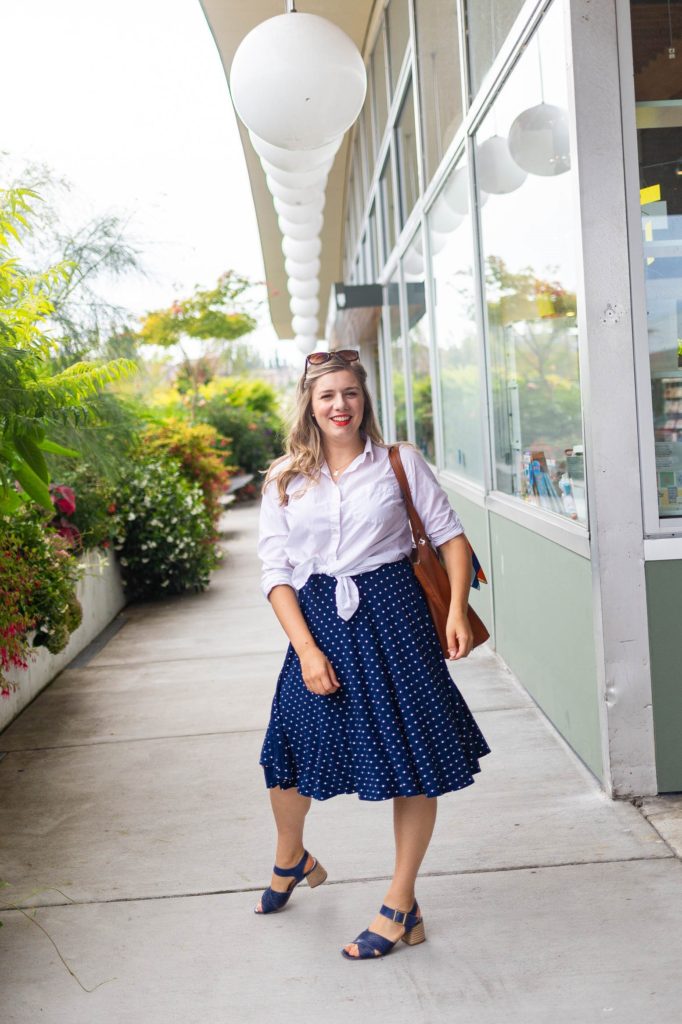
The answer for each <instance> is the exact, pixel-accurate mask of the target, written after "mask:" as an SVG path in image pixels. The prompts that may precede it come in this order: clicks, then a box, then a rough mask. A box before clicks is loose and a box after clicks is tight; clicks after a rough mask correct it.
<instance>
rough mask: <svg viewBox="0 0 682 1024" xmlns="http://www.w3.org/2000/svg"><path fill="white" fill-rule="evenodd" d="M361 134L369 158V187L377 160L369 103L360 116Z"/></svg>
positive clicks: (366, 103)
mask: <svg viewBox="0 0 682 1024" xmlns="http://www.w3.org/2000/svg"><path fill="white" fill-rule="evenodd" d="M367 91H368V95H369V82H368V84H367ZM360 134H361V135H362V138H363V143H364V148H365V154H366V157H367V175H368V181H367V187H368V188H369V183H370V181H371V180H372V172H373V171H374V161H375V159H376V156H375V152H374V137H373V135H372V118H371V117H370V109H369V103H368V102H365V105H364V107H363V108H362V113H361V114H360Z"/></svg>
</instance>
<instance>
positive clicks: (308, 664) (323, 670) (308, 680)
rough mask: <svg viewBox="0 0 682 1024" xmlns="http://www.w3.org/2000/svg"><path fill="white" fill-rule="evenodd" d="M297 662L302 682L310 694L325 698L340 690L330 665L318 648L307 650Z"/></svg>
mask: <svg viewBox="0 0 682 1024" xmlns="http://www.w3.org/2000/svg"><path fill="white" fill-rule="evenodd" d="M299 660H300V662H301V675H302V676H303V682H304V683H305V685H306V688H307V689H308V690H310V692H311V693H319V694H322V696H325V697H326V696H328V695H329V694H330V693H335V692H336V691H337V690H338V689H339V688H340V685H341V684H340V683H339V681H338V679H337V678H336V672H335V671H334V669H333V667H332V663H331V662H330V661H329V658H327V656H326V655H325V654H324V653H323V652H322V651H321V650H320V648H319V647H309V648H307V649H306V650H305V651H303V653H302V654H300V655H299Z"/></svg>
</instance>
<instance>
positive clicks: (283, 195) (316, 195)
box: [265, 175, 324, 206]
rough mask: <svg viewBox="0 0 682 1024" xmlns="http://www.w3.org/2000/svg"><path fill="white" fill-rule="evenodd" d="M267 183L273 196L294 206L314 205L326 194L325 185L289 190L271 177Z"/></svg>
mask: <svg viewBox="0 0 682 1024" xmlns="http://www.w3.org/2000/svg"><path fill="white" fill-rule="evenodd" d="M265 181H266V184H267V186H268V189H269V191H270V194H271V195H273V196H274V197H275V198H276V199H281V200H282V201H283V202H285V203H291V205H292V206H302V205H304V204H305V203H312V202H314V201H315V200H316V199H317V200H318V201H319V199H320V197H321V196H322V195H323V194H324V192H323V189H324V185H323V184H320V185H319V186H318V185H316V186H309V187H308V188H287V187H286V185H280V183H279V182H278V181H275V180H274V178H271V177H270V176H269V175H267V176H266V178H265Z"/></svg>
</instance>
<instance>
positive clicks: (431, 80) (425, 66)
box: [415, 0, 462, 178]
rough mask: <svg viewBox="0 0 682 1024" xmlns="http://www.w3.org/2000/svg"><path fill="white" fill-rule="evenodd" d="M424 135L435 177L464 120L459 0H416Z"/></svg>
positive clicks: (428, 163) (430, 172) (429, 172)
mask: <svg viewBox="0 0 682 1024" xmlns="http://www.w3.org/2000/svg"><path fill="white" fill-rule="evenodd" d="M415 20H416V27H417V56H418V66H419V88H420V96H421V98H422V104H421V114H422V139H423V143H424V155H425V159H426V171H427V178H431V177H433V174H434V172H435V170H436V168H437V167H438V164H439V163H440V161H441V159H442V158H443V154H444V153H445V150H446V149H447V147H448V145H449V144H450V142H451V141H452V139H453V138H454V136H455V132H456V131H457V129H458V128H459V126H460V124H461V122H462V89H461V80H460V66H459V39H458V32H457V0H415Z"/></svg>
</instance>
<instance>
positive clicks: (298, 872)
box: [272, 850, 308, 882]
mask: <svg viewBox="0 0 682 1024" xmlns="http://www.w3.org/2000/svg"><path fill="white" fill-rule="evenodd" d="M307 859H308V851H307V850H304V851H303V856H302V857H301V859H300V860H299V862H298V864H297V865H296V867H295V868H278V867H277V865H276V864H275V866H274V868H273V869H272V870H273V872H274V874H276V875H279V876H280V878H289V877H290V876H291V875H293V876H294V878H295V879H296V880H297V881H298V882H300V881H301V879H302V878H303V869H304V868H305V862H306V861H307Z"/></svg>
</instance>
